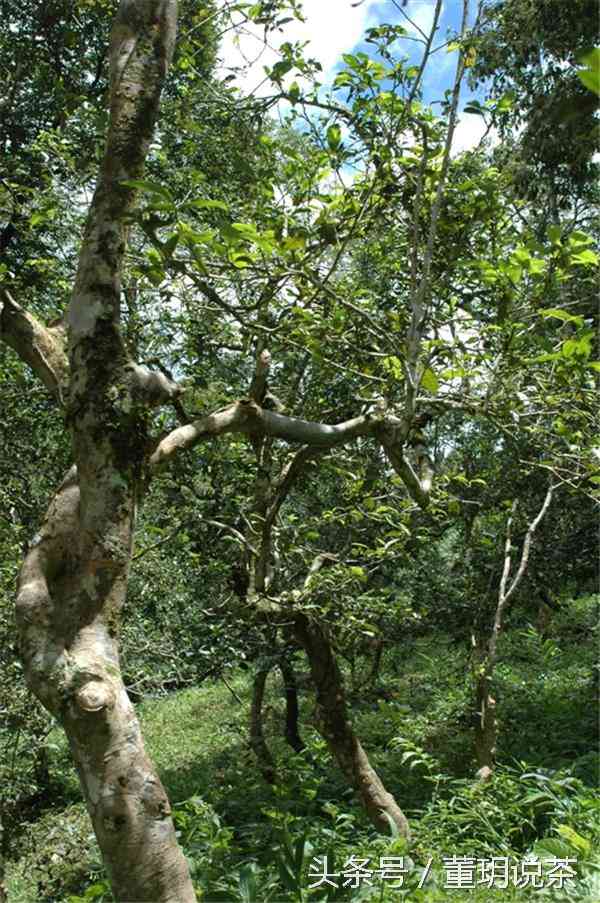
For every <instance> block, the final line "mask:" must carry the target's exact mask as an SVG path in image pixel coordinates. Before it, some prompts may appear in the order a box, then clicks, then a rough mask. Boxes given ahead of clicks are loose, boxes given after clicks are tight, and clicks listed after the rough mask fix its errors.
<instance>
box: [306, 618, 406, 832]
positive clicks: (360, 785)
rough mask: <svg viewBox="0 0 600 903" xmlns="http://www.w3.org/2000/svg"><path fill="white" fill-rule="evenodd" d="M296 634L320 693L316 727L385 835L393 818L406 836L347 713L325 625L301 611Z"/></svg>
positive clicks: (400, 814)
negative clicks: (310, 618) (313, 620)
mask: <svg viewBox="0 0 600 903" xmlns="http://www.w3.org/2000/svg"><path fill="white" fill-rule="evenodd" d="M295 635H296V639H297V641H298V642H299V643H300V645H301V646H302V648H303V649H304V651H305V652H306V655H307V657H308V660H309V663H310V670H311V675H312V679H313V682H314V685H315V689H316V693H317V727H318V729H319V731H320V733H321V734H322V735H323V737H324V738H325V740H326V741H327V744H328V746H329V748H330V750H331V753H332V754H333V756H334V757H335V759H336V761H337V763H338V765H339V766H340V768H341V769H342V771H343V773H344V774H345V775H346V777H347V778H348V780H349V781H350V783H351V784H352V786H353V787H354V788H355V789H356V791H357V792H358V795H359V796H360V799H361V802H362V804H363V806H364V807H365V810H366V812H367V814H368V816H369V818H370V819H371V821H372V822H373V824H374V825H375V827H376V828H377V830H378V831H380V832H381V833H382V834H386V833H387V834H389V833H390V820H391V821H392V822H393V823H394V824H395V825H396V827H397V828H398V831H399V832H400V834H401V835H402V836H403V837H406V838H407V839H408V838H409V837H410V830H409V826H408V821H407V819H406V816H405V815H404V813H403V812H402V810H401V809H400V807H399V806H398V804H397V803H396V801H395V799H394V797H393V796H392V794H391V793H388V791H387V790H386V789H385V787H384V785H383V782H382V781H381V778H380V777H379V775H378V774H377V772H376V771H375V769H374V768H373V766H372V765H371V763H370V762H369V758H368V756H367V754H366V752H365V750H364V749H363V747H362V745H361V743H360V740H359V739H358V737H357V736H356V734H355V733H354V730H353V727H352V722H351V721H350V718H349V715H348V709H347V706H346V698H345V691H344V684H343V679H342V675H341V673H340V670H339V668H338V665H337V662H336V660H335V655H334V653H333V649H332V648H331V643H330V642H329V639H328V637H327V634H326V632H325V630H324V628H323V627H322V626H321V625H319V624H317V623H316V622H312V621H310V620H309V619H308V618H307V617H306V615H303V614H300V615H297V616H296V620H295Z"/></svg>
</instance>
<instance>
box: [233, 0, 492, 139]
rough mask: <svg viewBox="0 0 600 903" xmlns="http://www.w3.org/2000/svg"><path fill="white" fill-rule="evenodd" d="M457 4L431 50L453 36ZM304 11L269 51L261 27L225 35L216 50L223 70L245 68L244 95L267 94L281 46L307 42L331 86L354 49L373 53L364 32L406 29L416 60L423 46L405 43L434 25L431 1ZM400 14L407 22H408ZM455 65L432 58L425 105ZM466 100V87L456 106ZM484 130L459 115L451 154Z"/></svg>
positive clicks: (381, 0) (450, 4)
mask: <svg viewBox="0 0 600 903" xmlns="http://www.w3.org/2000/svg"><path fill="white" fill-rule="evenodd" d="M462 5H463V4H462V0H444V4H443V7H442V15H441V19H440V25H439V30H438V33H437V36H436V40H435V42H434V46H437V45H438V44H440V43H443V42H444V41H445V40H446V38H447V35H448V33H449V31H450V32H454V33H455V32H456V31H457V30H458V29H459V27H460V19H461V16H462ZM398 7H400V9H398ZM475 7H476V0H471V16H473V15H474V13H475ZM303 9H304V16H305V19H306V21H305V23H299V22H296V21H294V22H290V23H289V24H288V25H286V26H285V27H284V30H283V32H281V33H277V34H272V35H271V36H270V39H269V46H268V47H265V45H264V40H263V31H262V29H261V28H246V29H244V30H243V31H241V32H237V34H236V35H234V33H233V32H230V33H229V34H227V35H226V37H225V39H224V42H223V45H222V48H221V55H222V57H223V62H224V64H225V66H235V67H240V66H243V67H244V69H243V72H240V74H239V77H238V83H239V84H240V87H242V88H243V89H244V90H245V91H257V92H258V93H269V91H270V90H271V87H270V85H269V84H268V83H264V84H262V85H261V82H262V81H263V80H264V69H263V67H264V66H265V65H273V63H274V62H276V60H277V59H278V53H277V48H278V47H279V46H280V45H281V44H282V43H283V42H284V41H308V42H309V44H308V47H307V50H306V52H307V54H308V55H309V56H313V57H315V58H316V59H318V60H319V62H320V63H321V65H322V66H323V81H324V82H325V83H326V84H328V83H331V81H332V79H333V77H334V75H335V72H336V71H337V70H339V68H340V67H341V66H343V62H342V54H343V53H352V52H353V51H354V52H355V51H356V50H364V51H365V52H367V53H372V49H373V48H372V45H368V44H364V43H363V40H362V38H363V36H364V32H365V29H367V28H369V27H372V26H374V25H379V24H382V23H383V22H391V23H393V24H402V25H403V26H405V27H406V29H407V31H408V38H409V39H407V40H405V41H403V46H402V53H405V54H407V55H409V56H410V57H411V59H414V60H418V58H419V55H420V51H421V49H422V44H419V43H418V42H417V41H416V40H410V38H416V39H419V38H421V37H422V35H421V32H425V33H428V31H429V29H430V27H431V23H432V21H433V11H434V0H408V2H407V3H406V4H405V5H404V6H402V3H401V2H398V3H396V4H395V3H394V2H392V0H363V2H362V3H360V2H358V3H357V2H356V0H304V2H303ZM401 10H402V11H404V12H405V13H406V15H407V16H408V18H409V19H410V20H412V21H411V22H409V21H407V19H406V18H405V17H404V16H403V15H402V11H401ZM455 64H456V53H447V52H446V50H445V49H442V50H440V51H439V52H438V53H437V54H436V55H435V56H434V58H433V61H432V62H431V64H430V66H429V68H428V72H427V76H426V80H425V83H424V94H425V100H426V101H427V102H429V103H431V102H434V101H435V100H437V99H439V98H441V97H442V96H443V93H444V91H445V90H446V89H447V88H448V87H450V86H451V85H452V81H453V77H454V68H455ZM469 96H470V95H469V92H468V90H467V88H466V86H465V87H464V88H463V93H462V103H461V106H464V104H465V102H466V100H467V99H468V97H469ZM483 130H484V125H483V120H482V119H481V117H479V116H475V115H469V114H463V115H462V117H461V121H460V123H459V125H458V128H457V133H456V136H455V143H454V149H455V151H459V150H464V149H466V148H468V147H472V146H473V145H474V144H476V143H478V141H479V139H480V138H481V135H482V133H483Z"/></svg>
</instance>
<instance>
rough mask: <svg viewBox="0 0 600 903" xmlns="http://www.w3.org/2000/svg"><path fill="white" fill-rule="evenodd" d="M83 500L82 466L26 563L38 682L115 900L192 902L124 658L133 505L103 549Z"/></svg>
mask: <svg viewBox="0 0 600 903" xmlns="http://www.w3.org/2000/svg"><path fill="white" fill-rule="evenodd" d="M123 501H124V500H123ZM80 511H81V499H80V492H79V484H78V479H77V472H76V469H75V468H72V469H71V471H70V472H69V474H68V475H67V477H66V479H65V480H64V482H63V484H62V486H61V487H60V489H59V491H58V492H57V494H56V496H55V498H54V500H53V501H52V504H51V505H50V508H49V510H48V513H47V515H46V519H45V521H44V523H43V525H42V528H41V530H40V532H39V533H38V535H37V536H36V537H35V538H34V541H33V543H32V546H31V549H30V551H29V553H28V554H27V557H26V559H25V562H24V564H23V568H22V570H21V575H20V581H19V591H18V596H17V617H18V626H19V634H20V643H21V652H22V656H23V661H24V664H25V671H26V676H27V681H28V684H29V686H30V688H31V689H32V690H33V692H34V693H35V694H36V695H37V696H38V698H39V699H41V701H42V702H43V703H44V705H45V706H46V708H47V709H48V710H49V711H50V712H52V714H53V715H54V716H55V717H56V718H57V719H58V720H59V721H60V723H61V724H62V726H63V727H64V729H65V732H66V734H67V736H68V739H69V745H70V748H71V751H72V754H73V758H74V760H75V765H76V767H77V770H78V772H79V776H80V778H81V786H82V789H83V793H84V797H85V801H86V804H87V807H88V811H89V813H90V816H91V819H92V823H93V826H94V830H95V832H96V836H97V838H98V843H99V846H100V849H101V851H102V856H103V858H104V862H105V864H106V867H107V870H108V873H109V876H110V880H111V883H112V887H113V892H114V894H115V897H116V899H117V900H119V901H160V903H181V901H184V903H191V901H194V900H195V899H196V897H195V894H194V890H193V887H192V884H191V881H190V879H189V874H188V869H187V865H186V863H185V859H184V857H183V855H182V853H181V851H180V850H179V847H178V845H177V841H176V838H175V831H174V828H173V823H172V821H171V818H170V807H169V802H168V800H167V797H166V794H165V791H164V789H163V787H162V784H161V782H160V779H159V777H158V775H157V774H156V771H155V769H154V767H153V766H152V763H151V762H150V760H149V759H148V757H147V755H146V752H145V750H144V744H143V741H142V737H141V733H140V728H139V723H138V720H137V718H136V716H135V712H134V710H133V707H132V705H131V703H130V701H129V699H128V697H127V693H126V692H125V687H124V685H123V682H122V680H121V672H120V667H119V656H118V650H117V639H116V636H117V631H118V618H119V612H120V609H121V606H122V604H123V601H124V596H125V587H126V580H127V568H128V563H129V555H128V550H129V549H130V545H131V514H132V505H130V506H128V507H127V506H124V508H123V511H122V517H121V519H120V521H119V522H118V524H115V529H114V530H113V531H112V532H111V533H110V534H108V535H106V536H105V540H106V541H105V544H104V545H105V547H104V551H103V556H104V557H100V550H99V549H98V546H97V544H96V543H89V542H87V541H86V540H87V537H85V536H84V535H83V531H82V523H81V517H80Z"/></svg>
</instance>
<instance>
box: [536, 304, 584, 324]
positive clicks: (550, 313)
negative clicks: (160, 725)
mask: <svg viewBox="0 0 600 903" xmlns="http://www.w3.org/2000/svg"><path fill="white" fill-rule="evenodd" d="M540 314H541V315H542V317H545V318H546V317H553V318H554V319H555V320H562V321H563V323H578V324H579V325H583V319H582V318H581V317H577V316H575V314H570V313H569V312H568V310H562V309H561V308H559V307H546V308H545V309H544V310H541V311H540Z"/></svg>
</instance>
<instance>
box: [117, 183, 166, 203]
mask: <svg viewBox="0 0 600 903" xmlns="http://www.w3.org/2000/svg"><path fill="white" fill-rule="evenodd" d="M121 185H123V186H124V187H125V188H135V189H136V190H139V191H146V192H147V193H148V194H156V195H158V196H159V197H161V198H164V199H165V200H166V201H170V202H171V203H173V195H172V194H171V192H170V191H169V189H168V188H165V187H164V185H159V184H158V183H157V182H148V181H147V180H146V179H123V180H122V181H121Z"/></svg>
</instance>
